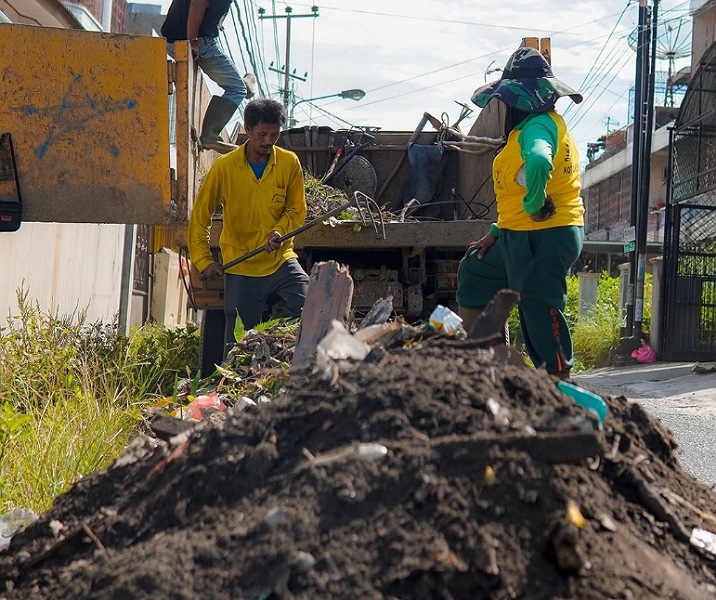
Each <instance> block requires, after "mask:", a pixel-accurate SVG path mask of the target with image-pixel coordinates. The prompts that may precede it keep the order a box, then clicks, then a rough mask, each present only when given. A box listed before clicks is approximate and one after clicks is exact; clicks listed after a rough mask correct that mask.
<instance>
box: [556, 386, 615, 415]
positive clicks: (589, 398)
mask: <svg viewBox="0 0 716 600" xmlns="http://www.w3.org/2000/svg"><path fill="white" fill-rule="evenodd" d="M557 388H558V389H559V391H561V392H562V393H563V394H565V395H567V396H569V397H570V398H572V399H573V400H574V401H575V402H576V403H577V404H579V406H582V407H584V408H586V409H589V410H593V411H594V412H595V413H596V414H597V417H598V418H599V424H600V425H601V424H602V423H603V422H604V419H605V418H606V416H607V413H608V412H609V409H608V408H607V403H606V402H604V399H603V398H602V397H601V396H598V395H597V394H594V393H593V392H590V391H588V390H585V389H583V388H581V387H579V386H576V385H573V384H571V383H567V382H566V381H560V382H558V383H557Z"/></svg>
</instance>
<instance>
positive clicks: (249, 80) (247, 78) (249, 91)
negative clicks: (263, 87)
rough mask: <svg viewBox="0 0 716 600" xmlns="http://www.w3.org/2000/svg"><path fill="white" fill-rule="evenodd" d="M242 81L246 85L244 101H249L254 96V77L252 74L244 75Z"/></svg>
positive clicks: (255, 84)
mask: <svg viewBox="0 0 716 600" xmlns="http://www.w3.org/2000/svg"><path fill="white" fill-rule="evenodd" d="M243 80H244V84H245V85H246V99H247V100H251V98H253V97H254V96H255V95H256V87H257V83H256V76H255V75H254V74H253V73H246V75H244V76H243Z"/></svg>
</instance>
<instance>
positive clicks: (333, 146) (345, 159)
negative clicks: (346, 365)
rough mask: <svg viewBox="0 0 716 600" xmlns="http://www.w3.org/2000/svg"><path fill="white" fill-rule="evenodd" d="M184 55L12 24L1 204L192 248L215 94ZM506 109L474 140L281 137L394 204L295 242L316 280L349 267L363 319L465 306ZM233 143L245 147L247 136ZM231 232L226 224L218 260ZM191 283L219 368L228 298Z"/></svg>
mask: <svg viewBox="0 0 716 600" xmlns="http://www.w3.org/2000/svg"><path fill="white" fill-rule="evenodd" d="M175 46H176V47H175V54H174V56H173V57H171V58H170V57H168V56H167V53H166V44H165V41H164V40H163V39H162V38H156V37H148V36H133V35H118V34H107V33H97V32H88V31H80V30H66V29H56V28H44V27H32V26H26V25H13V24H3V25H2V35H1V36H0V51H1V52H2V55H3V57H4V63H5V67H4V71H3V86H2V91H1V92H0V94H2V102H0V134H8V135H9V137H10V138H11V140H12V145H11V147H10V149H9V150H8V149H6V148H5V147H3V148H0V152H2V153H3V157H4V158H3V159H2V161H0V164H4V165H5V166H7V167H8V168H7V169H3V173H4V175H3V181H2V182H0V201H5V200H7V201H8V202H15V203H16V205H17V206H20V207H21V210H20V214H21V219H22V220H25V221H33V222H60V223H127V224H148V225H151V226H152V227H153V231H154V235H153V236H152V238H153V239H154V241H155V243H154V246H153V250H154V251H156V250H157V248H158V246H159V245H160V244H163V245H167V246H172V247H174V248H175V249H178V250H179V251H180V252H181V251H182V249H183V248H185V242H184V240H185V237H186V224H187V222H188V217H189V214H190V211H191V208H192V203H193V199H194V196H195V194H196V192H197V190H198V187H199V185H200V182H201V177H202V174H203V173H204V172H206V170H207V169H208V168H209V167H210V165H211V162H212V159H213V156H212V153H211V152H200V149H199V148H198V147H197V145H196V141H195V136H193V135H192V128H193V127H194V126H195V124H198V123H200V122H201V116H202V114H203V111H204V110H205V108H206V105H207V103H208V101H209V99H210V94H209V93H208V91H207V90H206V89H204V88H205V86H202V84H201V76H200V75H199V72H198V70H197V69H196V68H195V67H194V65H193V64H192V58H191V52H190V51H189V47H188V44H185V43H182V42H179V43H177V44H176V45H175ZM466 93H467V92H466ZM492 104H495V106H489V107H488V108H487V109H485V110H483V111H481V113H480V114H479V116H478V118H477V119H476V121H475V123H474V124H473V126H472V129H471V130H470V132H469V134H467V135H466V134H463V133H462V132H461V131H460V129H459V127H458V126H456V125H452V126H451V125H450V124H449V123H447V122H445V119H441V120H437V119H435V118H434V117H432V116H431V115H429V114H428V113H425V112H422V111H421V110H417V111H416V122H417V127H416V128H415V130H414V131H383V130H378V131H376V130H372V131H370V130H365V129H364V130H361V131H334V130H332V129H330V128H324V127H293V128H291V129H287V130H286V131H284V132H283V133H282V136H281V139H280V140H279V144H280V145H281V146H283V147H286V148H289V149H291V150H293V151H295V152H296V154H297V155H298V156H299V159H300V160H301V163H302V165H303V167H304V169H305V170H306V172H307V174H309V175H311V176H314V177H318V178H320V179H321V180H322V181H324V182H326V183H327V184H329V185H334V186H335V187H337V188H339V189H343V190H344V191H345V192H346V193H347V194H349V195H350V194H354V193H362V194H365V195H366V196H368V197H370V198H371V199H372V200H373V201H374V202H373V206H375V207H381V211H377V212H376V217H377V218H376V219H375V221H374V222H372V223H371V224H370V225H368V226H363V227H358V226H357V225H356V223H346V222H342V223H338V224H335V223H334V224H332V225H320V226H317V227H313V228H311V229H309V230H307V231H305V232H303V233H302V234H301V235H299V236H298V237H297V238H296V240H295V245H296V248H297V250H298V252H299V254H300V258H301V260H302V261H303V262H304V266H305V267H306V268H307V270H309V271H310V269H311V266H312V265H313V264H314V263H315V262H318V261H323V260H329V259H330V260H336V261H340V262H341V263H344V264H346V265H348V266H349V267H350V271H351V274H352V277H353V279H354V282H355V295H354V307H353V308H354V310H355V311H356V313H360V312H361V311H367V310H368V309H369V308H370V306H371V305H372V304H373V302H374V301H375V300H376V299H378V298H380V297H384V296H386V295H391V296H392V298H393V306H394V309H395V310H396V312H397V313H399V314H405V315H407V316H408V317H410V318H420V317H422V316H425V315H426V314H428V313H429V311H430V310H432V308H433V307H434V306H435V305H436V304H438V303H443V304H447V305H451V304H452V303H453V302H454V293H455V288H456V277H457V265H458V263H459V260H460V258H461V257H462V255H463V253H464V251H465V248H466V247H467V246H468V245H469V244H470V242H472V241H474V240H476V239H479V238H480V237H481V236H482V235H484V233H485V232H486V231H487V230H488V228H489V224H490V223H491V221H492V220H494V218H495V212H494V211H495V208H494V193H493V190H492V183H491V170H490V165H491V162H492V157H493V155H494V144H493V145H491V144H492V142H494V140H495V139H496V138H498V137H499V134H500V126H499V124H500V123H501V120H502V115H501V114H500V110H501V108H500V106H497V103H492ZM461 106H463V108H461V114H465V112H464V109H465V107H464V105H461ZM448 108H449V107H448ZM366 136H367V137H366ZM230 141H233V142H235V143H241V141H242V138H241V134H238V136H237V137H236V138H235V139H234V140H230ZM10 166H11V167H12V168H10ZM11 171H12V172H13V173H14V174H15V175H14V177H9V176H6V175H7V173H10V172H11ZM220 230H221V220H220V217H219V218H217V219H216V221H215V223H214V226H213V227H212V246H214V247H215V248H216V251H217V252H218V238H219V233H220ZM219 258H220V257H219ZM181 272H182V273H186V274H187V277H186V285H187V287H188V289H189V291H190V294H189V296H190V298H191V303H192V308H194V309H196V310H197V311H198V313H197V314H198V316H199V318H200V319H201V320H202V323H203V339H204V342H203V347H204V350H203V355H204V358H203V361H202V362H203V363H204V364H205V365H209V364H211V362H212V360H216V357H217V344H215V345H214V348H213V350H212V349H211V347H210V346H211V342H210V340H212V339H217V340H218V339H220V337H221V335H220V332H221V331H223V312H222V310H221V309H222V306H223V286H222V285H221V283H220V282H219V284H218V285H217V284H216V283H205V282H202V281H201V280H199V278H198V277H197V276H196V275H197V274H196V273H195V272H192V271H191V269H189V268H187V266H186V263H183V265H182V269H181Z"/></svg>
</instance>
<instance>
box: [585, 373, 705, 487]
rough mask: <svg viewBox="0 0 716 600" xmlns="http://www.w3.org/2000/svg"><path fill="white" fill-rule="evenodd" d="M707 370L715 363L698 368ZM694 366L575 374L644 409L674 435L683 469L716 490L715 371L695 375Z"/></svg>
mask: <svg viewBox="0 0 716 600" xmlns="http://www.w3.org/2000/svg"><path fill="white" fill-rule="evenodd" d="M699 366H701V367H705V368H706V369H707V370H708V368H711V367H713V363H708V364H704V365H699ZM693 367H694V363H664V362H657V363H653V364H642V365H634V366H628V367H607V368H604V369H595V370H592V371H587V372H585V373H581V374H579V375H575V376H574V381H575V382H576V383H577V384H579V382H583V383H584V384H587V385H590V386H592V387H593V388H594V389H597V390H599V391H600V392H602V393H603V394H610V395H613V396H625V397H626V398H628V399H629V400H631V401H633V402H638V403H639V404H641V405H643V406H644V408H646V410H647V411H649V413H650V414H651V415H652V416H654V417H656V418H658V419H659V420H660V421H661V422H662V423H664V425H666V426H667V427H668V428H669V429H671V431H672V432H673V433H674V437H675V439H676V442H677V443H678V445H679V447H678V448H677V450H676V454H677V456H678V459H679V462H680V464H681V467H682V468H683V469H684V471H686V472H687V473H690V474H691V475H693V476H694V477H695V478H696V479H698V480H700V481H701V482H703V483H705V484H706V485H708V486H709V487H713V486H716V371H713V370H712V371H710V372H706V373H699V372H694V370H693Z"/></svg>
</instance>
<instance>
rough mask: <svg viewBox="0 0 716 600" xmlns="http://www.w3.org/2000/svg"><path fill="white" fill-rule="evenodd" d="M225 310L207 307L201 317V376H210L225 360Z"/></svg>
mask: <svg viewBox="0 0 716 600" xmlns="http://www.w3.org/2000/svg"><path fill="white" fill-rule="evenodd" d="M225 322H226V320H225V317H224V311H223V310H215V309H206V310H205V311H204V316H203V318H202V319H201V342H200V350H201V376H202V377H208V376H209V375H211V374H212V373H213V372H214V371H215V369H216V365H220V364H221V363H222V361H223V360H224V323H225Z"/></svg>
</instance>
